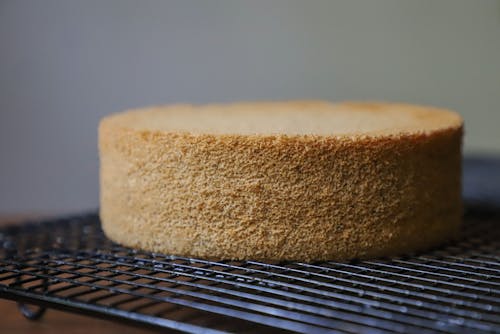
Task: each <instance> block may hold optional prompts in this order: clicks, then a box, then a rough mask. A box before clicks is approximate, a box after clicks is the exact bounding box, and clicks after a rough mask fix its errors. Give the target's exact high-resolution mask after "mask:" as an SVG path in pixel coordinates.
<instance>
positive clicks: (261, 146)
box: [99, 103, 462, 261]
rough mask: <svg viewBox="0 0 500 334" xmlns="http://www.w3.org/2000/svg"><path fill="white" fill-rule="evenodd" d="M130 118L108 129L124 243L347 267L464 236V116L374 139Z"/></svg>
mask: <svg viewBox="0 0 500 334" xmlns="http://www.w3.org/2000/svg"><path fill="white" fill-rule="evenodd" d="M292 105H293V103H290V106H292ZM236 106H237V105H236ZM344 106H345V105H344ZM372 106H373V105H372V104H356V108H366V109H367V110H369V109H370V108H371V107H372ZM383 106H384V104H377V110H378V109H380V107H382V109H383ZM387 106H392V107H394V105H390V104H387ZM406 107H411V106H406ZM256 108H258V104H256ZM291 108H292V107H291ZM415 108H417V107H415ZM419 108H420V107H419ZM417 109H418V108H417ZM433 110H435V112H436V113H439V112H440V111H439V110H436V109H433ZM147 112H150V110H148V111H147ZM140 113H141V112H140V111H138V112H137V111H136V112H135V114H134V117H133V118H136V117H137V115H140ZM447 115H448V116H447ZM127 117H130V116H127V113H124V114H118V115H114V116H110V117H108V118H105V119H103V121H102V122H101V124H100V127H99V150H100V159H101V170H100V177H101V180H100V182H101V212H100V215H101V220H102V226H103V229H104V231H105V233H106V235H107V236H108V237H109V238H111V239H112V240H114V241H116V242H119V243H121V244H124V245H127V246H131V247H138V248H142V249H146V250H150V251H156V252H163V253H168V254H175V255H182V256H195V257H207V258H216V259H259V260H300V261H311V260H346V259H351V258H359V257H361V258H366V257H376V256H382V255H393V254H400V253H405V252H410V251H415V250H421V249H426V248H428V247H431V246H434V245H437V244H439V243H441V242H443V241H444V240H447V239H449V238H451V237H454V236H456V234H457V233H458V230H459V226H460V221H461V187H460V177H461V168H460V166H461V138H462V121H461V119H460V117H459V116H457V115H456V114H454V113H451V112H448V111H443V112H442V119H441V122H442V124H443V126H441V127H439V128H437V129H432V130H428V129H425V128H424V129H417V130H416V131H407V132H401V133H380V134H374V135H366V134H364V133H359V134H358V135H356V134H354V135H353V134H352V133H350V134H349V135H335V134H332V135H314V134H311V135H290V134H288V135H287V134H267V135H266V134H255V135H252V134H202V133H189V132H186V131H179V132H174V131H162V130H147V129H141V128H137V127H135V128H134V126H127V122H128V121H127ZM447 117H448V118H447Z"/></svg>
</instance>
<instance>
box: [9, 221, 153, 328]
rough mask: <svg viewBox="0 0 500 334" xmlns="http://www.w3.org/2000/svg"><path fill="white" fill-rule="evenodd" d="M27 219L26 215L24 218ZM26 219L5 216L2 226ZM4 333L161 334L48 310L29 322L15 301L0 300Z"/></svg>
mask: <svg viewBox="0 0 500 334" xmlns="http://www.w3.org/2000/svg"><path fill="white" fill-rule="evenodd" d="M24 218H25V216H24ZM24 218H23V217H20V216H16V217H1V216H0V225H6V224H10V223H13V222H20V221H22V219H24ZM0 332H1V333H16V334H27V333H37V334H49V333H50V334H58V333H75V334H80V333H81V334H89V333H110V334H113V333H119V334H151V333H158V331H155V330H152V329H146V328H144V329H142V328H136V327H133V326H128V325H124V324H120V323H116V322H112V321H106V320H100V319H95V318H91V317H87V316H81V315H76V314H72V313H66V312H61V311H56V310H53V309H48V310H47V312H46V313H45V315H44V316H43V317H42V318H41V319H39V320H37V321H31V320H28V319H26V318H25V317H24V316H23V315H22V314H21V313H20V312H19V310H18V309H17V305H16V303H15V302H13V301H9V300H5V299H0Z"/></svg>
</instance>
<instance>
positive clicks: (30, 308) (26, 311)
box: [17, 303, 47, 320]
mask: <svg viewBox="0 0 500 334" xmlns="http://www.w3.org/2000/svg"><path fill="white" fill-rule="evenodd" d="M17 308H18V309H19V311H20V312H21V314H22V315H24V317H25V318H26V319H29V320H38V319H40V318H41V317H42V316H43V315H44V314H45V311H47V308H45V307H43V306H38V305H31V304H25V303H17Z"/></svg>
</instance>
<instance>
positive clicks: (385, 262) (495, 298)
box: [0, 206, 500, 333]
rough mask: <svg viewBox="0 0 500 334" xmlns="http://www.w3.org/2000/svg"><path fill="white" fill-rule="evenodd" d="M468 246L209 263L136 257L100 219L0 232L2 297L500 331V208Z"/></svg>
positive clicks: (376, 328) (128, 313) (295, 326)
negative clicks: (341, 259)
mask: <svg viewBox="0 0 500 334" xmlns="http://www.w3.org/2000/svg"><path fill="white" fill-rule="evenodd" d="M464 220H465V223H464V231H463V237H462V238H461V240H460V241H458V242H455V243H452V244H449V245H446V246H444V247H441V248H439V249H435V250H434V251H432V252H427V253H423V254H415V255H413V256H408V257H400V258H393V259H390V260H389V259H379V260H373V261H354V262H349V263H337V262H321V263H313V264H308V263H295V262H294V263H280V264H271V263H262V262H255V261H245V262H234V261H221V262H215V261H206V260H202V259H194V258H183V257H176V256H168V255H162V254H155V253H148V252H142V251H136V250H132V249H128V248H124V247H121V246H119V245H116V244H114V243H112V242H110V241H109V240H107V239H106V238H105V236H104V235H103V233H102V231H101V229H100V224H99V218H98V216H97V215H96V214H89V215H80V216H74V217H67V218H62V219H56V220H51V221H44V222H37V223H30V224H24V225H17V226H11V227H7V228H4V229H2V230H1V232H0V245H1V248H0V297H3V298H8V299H13V300H17V301H21V302H26V303H33V304H36V305H40V306H42V308H41V309H39V310H37V311H33V310H31V309H29V308H27V307H26V306H25V304H21V305H22V308H21V311H23V313H25V315H27V316H28V317H32V318H36V317H38V316H40V315H41V314H42V313H43V310H44V308H46V307H48V308H55V309H63V310H67V311H72V312H77V313H83V314H88V315H93V316H99V317H103V318H107V319H114V320H123V321H127V322H129V323H132V324H139V325H141V324H144V325H148V326H152V327H157V328H170V329H174V330H178V331H183V332H189V333H218V332H258V331H263V332H265V333H267V332H269V331H270V330H276V331H292V332H303V333H463V332H470V333H481V332H497V333H498V332H500V262H499V261H498V260H499V257H500V253H499V250H500V247H499V246H500V229H499V227H500V225H499V223H500V210H498V209H496V208H491V207H484V206H477V207H469V208H468V209H467V212H466V214H465V218H464Z"/></svg>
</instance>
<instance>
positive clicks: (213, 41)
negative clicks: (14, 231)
mask: <svg viewBox="0 0 500 334" xmlns="http://www.w3.org/2000/svg"><path fill="white" fill-rule="evenodd" d="M291 98H322V99H330V100H344V99H361V100H364V99H376V100H395V101H405V102H412V103H420V104H431V105H436V106H442V107H448V108H453V109H456V110H457V111H459V112H460V113H461V114H462V115H463V116H464V118H465V120H466V130H467V134H466V141H465V151H466V152H467V153H471V152H493V153H495V152H496V153H500V131H499V130H498V127H499V125H500V2H499V1H495V0H490V1H488V0H479V1H467V0H463V1H458V0H441V1H435V0H419V1H401V0H378V1H372V0H366V1H348V0H346V1H333V0H325V1H316V0H313V1H310V0H309V1H291V0H278V1H274V0H272V1H269V0H258V1H256V0H252V1H235V0H227V1H224V0H215V1H201V0H200V1H194V0H179V1H124V0H116V1H114V0H113V1H110V0H107V1H106V0H105V1H101V0H95V1H94V0H93V1H89V0H86V1H71V0H70V1H67V0H59V1H57V0H44V1H35V0H32V1H27V0H21V1H19V0H10V1H9V0H7V1H6V0H0V213H1V212H4V213H6V212H21V211H44V212H70V211H75V210H84V209H88V208H93V207H97V205H98V172H97V171H98V159H97V150H96V146H97V138H96V135H97V131H96V129H97V124H98V121H99V118H100V117H102V116H104V115H106V114H108V113H111V112H115V111H119V110H121V109H125V108H130V107H137V106H143V105H151V104H160V103H170V102H179V101H182V102H214V101H217V102H221V101H232V100H241V99H244V100H253V99H291Z"/></svg>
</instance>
